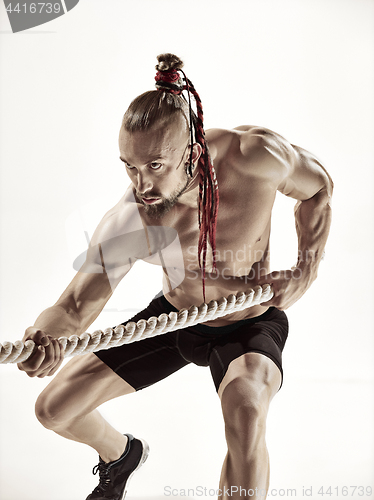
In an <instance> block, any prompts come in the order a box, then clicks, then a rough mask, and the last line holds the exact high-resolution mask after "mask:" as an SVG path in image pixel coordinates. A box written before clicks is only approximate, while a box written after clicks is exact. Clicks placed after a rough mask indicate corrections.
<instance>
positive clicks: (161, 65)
mask: <svg viewBox="0 0 374 500" xmlns="http://www.w3.org/2000/svg"><path fill="white" fill-rule="evenodd" d="M157 61H158V64H156V69H157V71H172V70H178V69H181V68H183V61H182V60H181V59H179V57H178V56H176V55H174V54H169V53H168V54H160V55H159V56H157Z"/></svg>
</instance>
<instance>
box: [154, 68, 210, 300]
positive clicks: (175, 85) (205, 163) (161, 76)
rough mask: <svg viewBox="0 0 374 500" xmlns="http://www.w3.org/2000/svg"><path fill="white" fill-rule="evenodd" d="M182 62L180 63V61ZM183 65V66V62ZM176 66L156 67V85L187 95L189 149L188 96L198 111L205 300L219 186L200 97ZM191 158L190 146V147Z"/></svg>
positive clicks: (200, 226)
mask: <svg viewBox="0 0 374 500" xmlns="http://www.w3.org/2000/svg"><path fill="white" fill-rule="evenodd" d="M179 62H180V63H181V61H180V60H179ZM182 64H183V63H182ZM182 64H179V67H178V68H175V69H174V68H173V69H170V66H167V68H165V70H162V68H161V64H159V65H158V66H156V69H158V72H157V74H156V77H155V80H156V82H157V83H156V86H157V88H158V89H159V90H163V91H166V92H171V93H173V94H179V95H181V94H182V91H183V90H187V92H188V104H189V110H190V133H191V146H192V144H193V134H192V126H193V123H192V107H191V99H190V93H191V94H192V95H193V96H194V98H195V102H196V109H197V120H196V124H195V134H196V141H197V142H198V143H199V144H200V145H201V147H202V153H201V156H200V158H199V161H198V168H199V173H200V180H199V215H198V217H199V219H198V220H199V229H200V235H199V244H198V258H199V267H200V269H201V272H202V281H203V298H204V301H205V280H206V274H205V267H206V256H207V250H208V238H209V242H210V245H211V247H212V252H213V271H216V270H217V267H216V228H217V215H218V205H219V192H218V183H217V178H216V174H215V170H214V167H213V164H212V161H211V158H210V155H209V151H208V146H207V143H206V140H205V132H204V117H203V106H202V104H201V99H200V96H199V94H198V93H197V92H196V89H195V87H194V85H193V84H192V82H191V81H190V80H189V79H188V78H187V77H186V75H185V73H184V72H183V71H182V69H181V66H182ZM178 71H180V72H181V73H183V76H184V80H185V85H183V84H182V81H181V77H180V75H179V73H178ZM191 156H192V147H191Z"/></svg>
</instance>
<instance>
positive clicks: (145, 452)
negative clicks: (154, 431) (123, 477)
mask: <svg viewBox="0 0 374 500" xmlns="http://www.w3.org/2000/svg"><path fill="white" fill-rule="evenodd" d="M139 441H140V442H141V443H142V446H143V453H142V456H141V457H140V461H139V463H138V466H137V467H136V469H134V470H133V471H132V473H131V474H130V475H129V478H128V480H127V482H126V489H125V491H124V493H123V496H122V498H121V500H125V496H126V494H127V488H128V486H129V484H130V481H131V478H132V476H133V475H134V474H135V472H136V471H137V470H139V469H140V467H141V466H142V465H143V464H144V462H145V461H146V460H147V458H148V455H149V444H148V443H147V441H144V439H139Z"/></svg>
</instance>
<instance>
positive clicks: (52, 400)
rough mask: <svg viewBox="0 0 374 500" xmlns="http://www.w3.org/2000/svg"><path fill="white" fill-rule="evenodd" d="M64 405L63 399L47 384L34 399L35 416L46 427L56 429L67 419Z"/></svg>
mask: <svg viewBox="0 0 374 500" xmlns="http://www.w3.org/2000/svg"><path fill="white" fill-rule="evenodd" d="M65 404H66V403H65ZM64 406H65V405H64V399H63V398H62V397H59V396H57V395H56V393H55V392H54V391H53V389H50V388H49V386H47V388H46V389H44V391H43V392H42V393H41V394H40V396H39V397H38V399H37V400H36V403H35V415H36V418H37V419H38V420H39V422H40V423H41V424H42V425H44V427H46V428H47V429H52V430H53V429H56V428H58V427H60V426H61V425H62V424H63V423H64V422H65V421H66V420H68V416H67V412H66V410H67V409H66V406H65V407H64Z"/></svg>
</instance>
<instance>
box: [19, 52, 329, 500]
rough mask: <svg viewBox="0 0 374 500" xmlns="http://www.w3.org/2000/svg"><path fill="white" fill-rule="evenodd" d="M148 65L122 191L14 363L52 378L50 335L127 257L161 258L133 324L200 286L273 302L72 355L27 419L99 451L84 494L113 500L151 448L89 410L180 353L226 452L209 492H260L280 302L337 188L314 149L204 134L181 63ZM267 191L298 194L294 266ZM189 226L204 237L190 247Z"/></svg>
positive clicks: (301, 272) (102, 291) (297, 278)
mask: <svg viewBox="0 0 374 500" xmlns="http://www.w3.org/2000/svg"><path fill="white" fill-rule="evenodd" d="M158 60H159V65H158V66H157V67H156V68H157V69H158V70H159V71H158V73H157V78H156V80H157V85H156V86H157V88H158V90H155V91H151V92H146V93H145V94H143V95H142V96H139V97H138V98H136V99H135V100H134V101H133V103H132V104H131V105H130V107H129V109H128V110H127V112H126V114H125V116H124V120H123V123H122V126H121V130H120V135H119V147H120V158H121V160H122V161H123V162H124V164H125V168H126V169H127V173H128V175H129V177H130V180H131V186H130V188H129V189H128V190H127V192H126V193H125V195H124V197H123V198H122V199H121V200H120V202H119V203H118V204H117V205H116V206H115V207H114V208H113V209H112V210H110V211H109V212H108V213H107V214H106V215H105V216H104V218H103V220H102V221H101V223H100V224H99V226H98V228H97V230H96V232H95V234H94V236H93V238H92V241H91V244H90V248H89V250H88V252H87V258H86V261H85V263H84V265H83V267H82V268H81V269H80V271H79V272H78V273H77V275H76V276H75V277H74V279H73V280H72V282H71V283H70V285H69V286H68V287H67V289H66V290H65V292H64V293H63V294H62V296H61V297H60V299H59V300H58V301H57V302H56V304H55V305H54V306H52V307H51V308H49V309H47V310H45V311H44V312H42V313H41V315H40V316H39V317H38V318H37V320H36V322H35V325H34V326H33V327H30V328H28V329H27V330H26V333H25V336H24V340H26V339H33V340H34V341H35V343H36V344H37V345H39V347H38V349H37V350H36V351H35V353H34V354H33V356H32V357H31V358H30V359H29V360H27V361H26V362H24V363H21V364H19V368H20V369H21V370H24V371H25V372H26V373H27V374H28V375H29V376H31V377H35V376H36V377H45V376H51V375H54V374H55V373H56V372H57V370H58V368H59V367H60V364H61V362H62V359H63V352H62V347H61V346H60V344H59V342H58V341H57V340H56V339H57V338H58V337H60V336H70V335H72V334H76V335H80V334H81V333H82V332H84V331H86V330H87V329H88V328H89V326H90V324H91V323H92V322H93V321H94V320H95V318H96V317H97V316H98V314H99V313H100V311H101V310H102V309H103V307H104V305H105V304H106V302H107V301H108V299H109V298H110V296H111V295H112V293H113V290H114V289H115V287H116V285H117V284H118V283H119V282H120V280H121V279H122V278H123V277H124V276H125V275H126V273H127V272H128V271H129V270H130V268H131V266H132V263H133V262H134V261H135V260H136V259H137V258H144V259H145V260H149V261H150V262H153V263H159V264H160V265H162V266H163V268H164V280H163V281H164V282H163V293H164V295H161V296H159V297H157V298H155V299H154V300H153V301H152V302H151V304H150V305H149V306H148V307H147V308H146V309H145V311H142V312H141V313H139V314H137V315H136V316H135V317H134V320H135V321H137V320H139V319H140V318H148V317H150V316H158V315H159V314H161V313H162V312H167V313H169V312H170V311H173V310H174V311H175V310H179V309H181V308H188V307H189V306H190V305H191V304H195V305H199V304H200V303H201V302H202V301H203V300H202V299H203V293H204V294H205V301H206V302H208V301H210V300H212V299H218V298H220V297H222V296H224V297H226V296H228V295H229V294H231V293H235V294H236V293H238V292H240V291H246V290H248V289H249V288H252V287H253V286H255V285H257V284H265V283H270V284H271V285H272V288H273V291H274V297H273V298H272V299H271V300H269V301H268V302H266V303H263V304H261V305H257V306H254V307H251V308H249V309H247V310H244V311H242V312H237V313H233V314H230V315H228V316H225V317H223V318H220V319H217V320H213V321H209V322H207V323H205V324H201V325H197V326H196V327H190V328H187V329H185V330H179V331H177V332H170V333H167V334H164V335H159V336H156V337H153V338H149V339H145V340H141V341H139V342H134V343H131V344H127V345H124V346H122V347H115V348H111V349H108V350H104V351H100V352H98V353H95V354H93V353H90V354H86V355H84V356H77V357H75V358H73V359H72V360H71V361H69V363H67V364H66V365H65V366H64V367H63V368H62V369H61V371H60V372H59V373H58V374H57V375H56V377H55V378H54V379H53V381H52V382H51V383H50V384H49V385H48V386H47V388H46V389H45V390H44V391H43V393H42V394H41V395H40V397H39V399H38V401H37V404H36V413H37V417H38V419H39V420H40V422H41V423H42V424H43V425H44V426H45V427H46V428H48V429H51V430H53V431H55V432H56V433H58V434H60V435H61V436H63V437H66V438H68V439H72V440H75V441H78V442H81V443H85V444H87V445H89V446H91V447H92V448H94V449H95V450H96V451H97V452H98V453H99V455H100V461H99V464H98V466H97V468H96V471H98V472H99V473H100V482H99V485H98V486H97V488H95V490H94V491H93V492H92V493H91V494H90V495H89V496H88V497H87V500H104V499H109V498H110V499H122V498H124V496H123V495H124V494H125V492H126V483H127V482H128V478H129V476H131V474H132V473H133V472H134V471H135V470H136V469H137V468H139V466H140V465H141V464H142V463H143V462H144V460H145V459H146V456H147V453H148V446H147V444H146V443H145V442H144V441H142V440H139V439H135V438H133V436H131V435H127V434H125V435H123V434H121V433H120V432H119V431H117V430H116V429H114V428H113V427H111V426H110V425H109V424H108V423H107V422H106V421H105V420H104V419H103V417H102V416H101V415H100V414H99V412H98V411H97V409H96V408H97V407H98V406H100V405H101V404H102V403H104V402H105V401H108V400H110V399H112V398H116V397H119V396H123V395H125V394H129V393H131V392H134V391H136V390H140V389H142V388H145V387H147V386H149V385H151V384H153V383H155V382H157V381H159V380H161V379H162V378H164V377H166V376H168V375H170V374H171V373H173V372H175V371H176V370H178V369H180V368H182V367H183V366H185V365H186V364H188V363H190V362H193V363H196V364H198V365H204V366H210V369H211V372H212V377H213V380H214V383H215V386H216V390H217V393H218V396H219V397H220V399H221V403H222V412H223V417H224V421H225V430H226V440H227V447H228V451H227V456H226V458H225V461H224V464H223V469H222V474H221V479H220V486H219V488H220V490H219V493H220V495H219V499H220V500H223V499H228V498H232V499H236V500H237V499H239V498H240V500H242V499H243V498H262V499H263V498H264V497H265V494H266V493H265V492H266V491H267V488H268V485H269V461H268V452H267V448H266V444H265V423H266V415H267V412H268V408H269V404H270V401H271V400H272V398H273V396H274V395H275V394H276V392H277V391H278V390H279V388H280V386H281V384H282V365H281V351H282V349H283V347H284V344H285V341H286V338H287V328H288V324H287V319H286V315H285V313H284V312H283V310H284V309H287V308H288V307H290V306H291V305H292V304H293V303H294V302H296V301H297V300H298V299H299V298H300V297H301V296H302V295H303V294H304V293H305V291H306V290H307V289H308V288H309V286H310V285H311V283H312V282H313V281H314V280H315V279H316V277H317V269H318V265H319V262H320V260H321V257H322V254H323V250H324V247H325V243H326V239H327V235H328V232H329V227H330V220H331V211H330V205H329V203H330V199H331V194H332V187H333V185H332V181H331V179H330V177H329V175H328V174H327V172H326V171H325V169H324V168H323V167H322V165H321V164H320V162H319V161H318V160H317V159H316V158H315V157H314V156H313V155H311V154H310V153H308V152H307V151H305V150H303V149H301V148H299V147H296V146H293V145H291V144H289V143H288V142H287V141H286V140H285V139H283V138H282V137H280V136H279V135H277V134H276V133H274V132H271V131H269V130H266V129H264V128H260V127H254V126H241V127H237V128H236V129H234V130H221V129H212V130H209V131H207V133H206V142H205V140H204V136H203V135H202V133H201V131H202V114H201V109H200V112H199V102H200V101H199V98H198V95H197V93H196V91H195V89H194V87H193V86H192V84H191V82H189V80H186V79H185V82H186V81H188V82H189V89H188V90H189V91H191V92H192V93H193V94H194V95H195V97H196V100H197V104H198V117H197V118H196V116H195V115H190V111H191V107H190V106H189V105H188V100H187V99H184V98H182V97H181V85H183V83H182V79H181V77H180V72H181V67H182V63H181V61H180V60H179V59H178V58H177V57H176V56H172V55H170V54H166V55H162V56H159V58H158ZM182 73H183V72H182ZM183 74H184V73H183ZM178 89H179V90H178ZM191 123H193V124H194V126H193V127H192V125H191ZM190 125H191V126H190ZM191 134H192V135H191ZM206 143H207V144H208V146H209V152H210V156H211V159H212V163H214V169H213V167H212V166H211V165H210V167H209V168H210V171H209V169H207V170H205V173H204V172H203V171H202V170H201V161H202V158H203V157H205V161H206V162H207V161H208V160H207V147H206ZM204 155H205V156H204ZM199 162H200V163H199ZM205 166H207V165H206V163H205ZM214 172H215V173H214ZM215 175H216V179H217V183H218V189H219V191H218V192H217V190H216V184H215ZM204 176H206V179H207V186H208V187H205V188H204V189H205V195H206V198H207V199H208V200H209V199H210V207H208V208H207V203H208V202H206V201H205V202H201V203H202V205H200V206H202V216H203V219H202V220H203V221H206V220H208V223H207V224H208V226H209V227H210V228H211V227H213V226H214V224H215V218H214V217H215V216H214V210H213V209H214V207H217V194H218V193H219V210H218V217H217V219H216V223H217V231H216V235H214V232H211V233H209V245H208V246H207V248H206V250H207V253H206V259H205V260H204V259H203V261H202V262H203V263H202V264H201V262H200V263H199V259H198V253H200V255H202V254H203V253H204V244H203V243H204V234H203V233H202V231H203V230H204V227H203V226H204V222H202V223H201V227H200V229H199V223H198V211H199V208H198V199H199V183H200V184H201V179H202V177H204ZM209 176H210V177H209ZM209 183H210V184H209ZM209 186H210V187H209ZM200 189H201V187H200ZM209 189H210V191H209ZM277 191H281V192H282V193H283V194H285V195H287V196H290V197H292V198H295V199H296V200H298V201H297V204H296V208H295V218H296V229H297V234H298V244H299V249H298V258H297V263H296V265H295V267H294V268H292V269H289V270H284V271H281V272H272V273H270V269H269V235H270V218H271V211H272V207H273V203H274V200H275V196H276V192H277ZM209 197H210V198H209ZM204 203H205V205H204ZM212 207H213V209H211V208H212ZM209 208H210V209H211V210H210V211H209V214H208V218H207V219H206V218H205V219H204V217H205V216H206V214H207V212H206V210H208V209H209ZM204 210H205V212H204ZM205 226H206V225H205ZM209 227H208V228H205V229H206V231H208V229H209ZM163 230H165V231H166V230H167V231H166V232H165V233H163ZM152 231H153V233H152ZM155 231H156V232H155ZM157 231H159V232H157ZM168 231H169V232H170V231H171V232H172V238H170V237H168V235H167V234H166V233H167V232H168ZM129 233H131V234H129ZM165 234H166V236H165ZM199 234H200V236H201V234H203V236H202V239H201V241H202V247H201V248H200V249H198V245H197V242H198V240H199ZM206 234H207V233H206V232H205V235H206ZM126 235H127V236H126ZM160 235H161V236H160ZM169 235H170V234H169ZM205 238H207V237H206V236H205ZM205 241H207V239H205ZM212 248H213V250H212ZM214 266H215V271H214V270H213V267H214ZM202 268H203V272H202ZM204 269H205V271H204ZM204 274H205V279H202V278H204ZM203 283H204V287H203ZM145 285H146V283H145ZM239 488H241V490H240V489H239ZM244 489H245V490H246V491H247V494H246V496H243V490H244Z"/></svg>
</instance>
